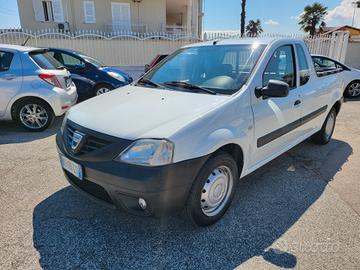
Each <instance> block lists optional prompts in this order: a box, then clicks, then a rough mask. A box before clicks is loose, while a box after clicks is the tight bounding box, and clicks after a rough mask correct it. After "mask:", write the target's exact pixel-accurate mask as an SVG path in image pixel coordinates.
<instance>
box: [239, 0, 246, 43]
mask: <svg viewBox="0 0 360 270" xmlns="http://www.w3.org/2000/svg"><path fill="white" fill-rule="evenodd" d="M245 9H246V0H241V18H240V32H241V36H242V37H243V36H244V34H245V18H246V11H245Z"/></svg>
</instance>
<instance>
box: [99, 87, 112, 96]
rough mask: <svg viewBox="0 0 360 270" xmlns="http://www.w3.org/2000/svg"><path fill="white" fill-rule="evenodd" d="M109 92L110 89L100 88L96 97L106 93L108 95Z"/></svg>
mask: <svg viewBox="0 0 360 270" xmlns="http://www.w3.org/2000/svg"><path fill="white" fill-rule="evenodd" d="M109 91H110V90H109V89H108V88H106V87H102V88H100V89H99V90H97V92H96V95H97V96H99V95H102V94H105V93H107V92H109Z"/></svg>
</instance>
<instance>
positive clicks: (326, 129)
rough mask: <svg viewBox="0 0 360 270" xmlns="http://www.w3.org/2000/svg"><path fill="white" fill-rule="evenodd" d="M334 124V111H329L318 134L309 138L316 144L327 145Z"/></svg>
mask: <svg viewBox="0 0 360 270" xmlns="http://www.w3.org/2000/svg"><path fill="white" fill-rule="evenodd" d="M335 123H336V110H335V109H334V108H332V109H331V111H330V112H329V114H328V116H327V117H326V120H325V122H324V124H323V126H322V127H321V130H320V131H319V132H318V133H315V134H314V135H313V136H312V137H311V138H312V141H313V142H314V143H316V144H327V143H328V142H329V141H330V140H331V137H332V134H333V132H334V128H335Z"/></svg>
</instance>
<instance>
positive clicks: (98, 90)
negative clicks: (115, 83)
mask: <svg viewBox="0 0 360 270" xmlns="http://www.w3.org/2000/svg"><path fill="white" fill-rule="evenodd" d="M113 89H114V87H112V86H111V85H109V84H99V85H97V86H95V89H94V96H100V95H102V94H105V93H108V92H110V91H111V90H113Z"/></svg>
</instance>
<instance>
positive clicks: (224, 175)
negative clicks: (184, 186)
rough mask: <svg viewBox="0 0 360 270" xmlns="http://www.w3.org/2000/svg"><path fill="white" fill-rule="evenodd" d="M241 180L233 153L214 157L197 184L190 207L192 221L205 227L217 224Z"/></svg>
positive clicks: (206, 164)
mask: <svg viewBox="0 0 360 270" xmlns="http://www.w3.org/2000/svg"><path fill="white" fill-rule="evenodd" d="M238 179H239V172H238V166H237V164H236V162H235V160H234V159H233V158H232V157H231V156H230V155H229V154H227V153H225V152H219V153H217V154H215V155H214V156H212V157H211V158H210V159H209V160H208V161H207V162H206V163H205V165H204V166H203V167H202V169H201V170H200V172H199V174H198V176H197V177H196V179H195V181H194V184H193V187H192V190H191V193H190V196H189V199H188V201H187V205H186V213H187V216H188V218H189V219H190V220H191V221H192V222H194V223H195V224H196V225H198V226H202V227H204V226H209V225H211V224H214V223H215V222H217V221H218V220H219V219H220V218H221V217H222V216H223V215H224V214H225V212H226V210H227V209H228V208H229V206H230V204H231V201H232V199H233V197H234V192H235V188H236V185H237V182H238Z"/></svg>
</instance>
